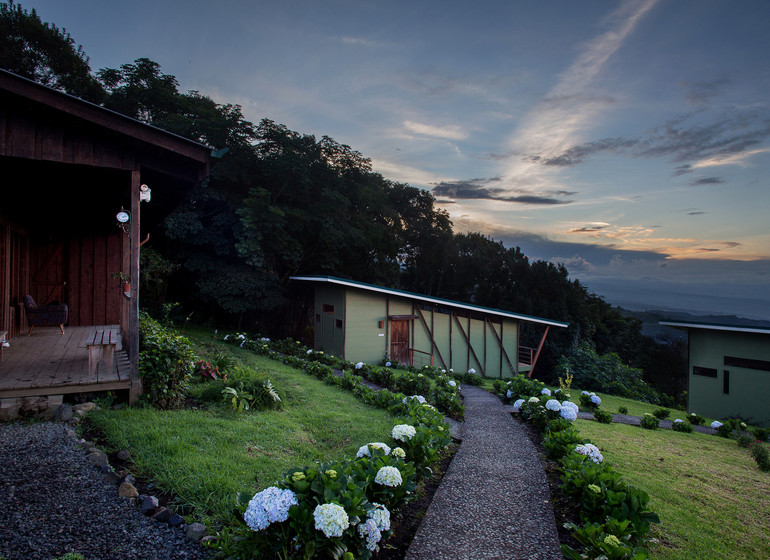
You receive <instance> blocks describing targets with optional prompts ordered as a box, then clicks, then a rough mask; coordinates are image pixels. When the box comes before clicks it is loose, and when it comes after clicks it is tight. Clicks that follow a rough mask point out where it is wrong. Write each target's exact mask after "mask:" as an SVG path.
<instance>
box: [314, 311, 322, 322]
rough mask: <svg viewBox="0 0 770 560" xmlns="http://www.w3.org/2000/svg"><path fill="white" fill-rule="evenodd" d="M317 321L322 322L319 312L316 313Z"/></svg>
mask: <svg viewBox="0 0 770 560" xmlns="http://www.w3.org/2000/svg"><path fill="white" fill-rule="evenodd" d="M315 322H316V323H320V322H321V315H320V314H319V313H316V314H315Z"/></svg>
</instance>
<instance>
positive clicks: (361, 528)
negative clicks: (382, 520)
mask: <svg viewBox="0 0 770 560" xmlns="http://www.w3.org/2000/svg"><path fill="white" fill-rule="evenodd" d="M358 534H359V536H360V537H361V538H362V539H364V540H365V541H366V548H367V549H369V550H371V551H375V550H377V543H378V542H380V539H381V538H382V533H380V530H379V529H378V528H377V524H376V523H375V522H374V521H373V520H371V519H367V520H366V521H365V522H364V523H359V524H358Z"/></svg>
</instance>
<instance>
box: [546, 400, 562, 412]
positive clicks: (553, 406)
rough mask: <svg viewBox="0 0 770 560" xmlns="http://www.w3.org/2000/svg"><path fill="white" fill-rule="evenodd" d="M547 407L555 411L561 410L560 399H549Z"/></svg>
mask: <svg viewBox="0 0 770 560" xmlns="http://www.w3.org/2000/svg"><path fill="white" fill-rule="evenodd" d="M545 407H546V408H547V409H548V410H552V411H554V412H559V411H560V410H561V404H559V401H557V400H556V399H548V402H547V403H545Z"/></svg>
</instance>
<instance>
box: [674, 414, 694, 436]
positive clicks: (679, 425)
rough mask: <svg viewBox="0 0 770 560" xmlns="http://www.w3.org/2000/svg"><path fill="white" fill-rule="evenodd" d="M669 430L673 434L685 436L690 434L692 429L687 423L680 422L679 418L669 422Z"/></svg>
mask: <svg viewBox="0 0 770 560" xmlns="http://www.w3.org/2000/svg"><path fill="white" fill-rule="evenodd" d="M671 429H672V430H674V431H675V432H685V433H687V434H689V433H692V431H693V429H694V428H693V427H692V424H690V423H689V422H682V421H681V420H680V419H679V418H677V419H676V420H674V421H673V422H671Z"/></svg>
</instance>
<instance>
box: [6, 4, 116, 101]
mask: <svg viewBox="0 0 770 560" xmlns="http://www.w3.org/2000/svg"><path fill="white" fill-rule="evenodd" d="M0 68H4V69H6V70H9V71H11V72H14V73H16V74H18V75H20V76H24V77H25V78H29V79H30V80H34V81H36V82H39V83H41V84H44V85H47V86H50V87H52V88H55V89H58V90H61V91H64V92H66V93H69V94H71V95H75V96H77V97H81V98H83V99H86V100H88V101H93V102H95V103H100V102H101V101H102V99H103V97H104V91H103V90H102V88H101V86H100V85H99V82H98V81H97V80H96V79H95V78H94V77H93V76H92V75H91V67H90V66H89V60H88V57H87V56H86V55H85V53H84V52H83V48H82V47H81V46H80V45H76V44H75V41H74V40H73V39H72V37H71V36H70V34H69V33H68V32H67V30H66V29H59V28H58V27H56V26H55V25H53V24H51V23H45V22H43V21H42V20H41V19H40V16H38V15H37V12H36V11H35V9H34V8H33V9H32V10H31V11H27V10H25V9H24V8H22V7H21V5H20V4H17V3H15V2H14V1H13V0H8V2H2V3H0Z"/></svg>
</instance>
